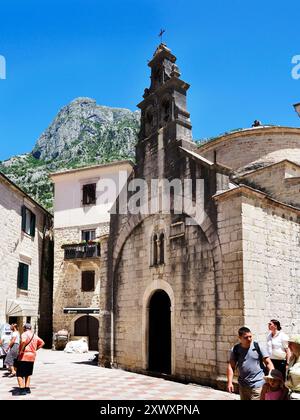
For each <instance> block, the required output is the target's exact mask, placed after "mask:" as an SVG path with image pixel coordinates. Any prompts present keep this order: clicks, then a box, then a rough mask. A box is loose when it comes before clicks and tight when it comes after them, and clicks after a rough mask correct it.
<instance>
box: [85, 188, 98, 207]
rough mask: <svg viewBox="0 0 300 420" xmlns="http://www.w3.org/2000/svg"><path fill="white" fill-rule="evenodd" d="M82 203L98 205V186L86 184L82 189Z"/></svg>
mask: <svg viewBox="0 0 300 420" xmlns="http://www.w3.org/2000/svg"><path fill="white" fill-rule="evenodd" d="M82 203H83V204H95V203H96V184H86V185H83V187H82Z"/></svg>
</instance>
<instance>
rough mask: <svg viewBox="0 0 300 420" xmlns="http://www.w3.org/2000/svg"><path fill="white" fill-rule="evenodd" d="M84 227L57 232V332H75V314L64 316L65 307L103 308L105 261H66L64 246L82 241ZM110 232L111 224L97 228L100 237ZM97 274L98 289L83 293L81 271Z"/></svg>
mask: <svg viewBox="0 0 300 420" xmlns="http://www.w3.org/2000/svg"><path fill="white" fill-rule="evenodd" d="M81 230H82V228H81V227H80V226H78V227H74V228H65V229H55V230H54V243H55V246H54V255H55V259H54V290H53V330H54V332H55V331H58V330H60V329H62V328H66V329H67V330H68V331H70V332H71V334H73V333H74V320H75V318H77V316H76V315H74V314H64V313H63V308H65V307H82V308H89V307H92V308H99V307H100V266H101V260H100V258H99V259H89V258H87V259H86V260H84V261H82V260H80V261H77V260H67V261H65V260H64V250H63V249H62V245H65V244H68V243H69V244H71V243H78V242H80V239H79V238H80V233H81ZM107 232H108V224H107V223H104V224H101V225H99V226H98V227H97V229H96V236H97V237H99V236H100V235H103V234H105V233H107ZM89 270H91V271H95V290H94V291H93V292H82V290H81V272H82V271H89Z"/></svg>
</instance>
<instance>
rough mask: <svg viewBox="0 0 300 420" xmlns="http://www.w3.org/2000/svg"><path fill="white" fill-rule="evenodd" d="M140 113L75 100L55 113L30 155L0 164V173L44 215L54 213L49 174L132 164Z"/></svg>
mask: <svg viewBox="0 0 300 420" xmlns="http://www.w3.org/2000/svg"><path fill="white" fill-rule="evenodd" d="M139 126H140V113H139V112H138V111H136V112H132V111H130V110H127V109H121V108H110V107H106V106H99V105H97V104H96V101H95V100H93V99H90V98H77V99H75V100H74V101H72V102H71V103H70V104H69V105H67V106H65V107H64V108H62V109H61V111H60V112H59V113H58V115H57V116H56V118H55V119H54V121H53V122H52V123H51V125H50V126H49V127H48V128H47V129H46V130H45V131H44V133H43V134H42V135H41V136H40V138H39V139H38V141H37V142H36V145H35V146H34V148H33V150H32V152H31V153H28V154H25V155H20V156H15V157H12V158H11V159H9V160H6V161H3V162H0V171H1V172H3V173H4V174H5V175H6V176H7V177H8V178H10V179H11V180H12V181H13V182H15V183H16V184H17V185H18V186H20V187H21V188H22V189H23V190H24V191H25V192H27V193H28V194H29V195H30V196H32V197H33V198H34V199H35V200H36V201H38V202H39V203H40V204H42V205H43V206H44V207H45V208H47V209H48V210H50V211H51V210H52V208H53V185H52V183H51V181H50V179H49V173H51V172H52V173H53V172H57V171H62V170H64V169H71V168H77V167H81V166H89V165H96V164H101V163H108V162H112V161H115V160H123V159H132V160H133V159H134V154H135V144H136V142H137V135H138V131H139Z"/></svg>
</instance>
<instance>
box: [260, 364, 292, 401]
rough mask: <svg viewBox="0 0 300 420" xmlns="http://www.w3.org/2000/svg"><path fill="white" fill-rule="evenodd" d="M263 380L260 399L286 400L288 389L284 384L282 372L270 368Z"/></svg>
mask: <svg viewBox="0 0 300 420" xmlns="http://www.w3.org/2000/svg"><path fill="white" fill-rule="evenodd" d="M264 380H265V381H266V383H265V384H264V386H263V388H262V391H261V395H260V399H261V400H287V397H288V391H289V390H288V388H286V387H285V386H284V379H283V374H282V372H280V370H278V369H273V370H271V371H270V372H269V374H268V375H267V376H265V377H264Z"/></svg>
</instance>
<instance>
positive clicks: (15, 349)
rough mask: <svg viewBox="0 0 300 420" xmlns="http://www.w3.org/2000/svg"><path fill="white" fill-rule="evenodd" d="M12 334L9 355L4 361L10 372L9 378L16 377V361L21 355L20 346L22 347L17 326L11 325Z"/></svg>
mask: <svg viewBox="0 0 300 420" xmlns="http://www.w3.org/2000/svg"><path fill="white" fill-rule="evenodd" d="M10 328H11V331H12V334H11V339H10V343H9V348H8V353H7V355H6V358H5V360H4V364H5V365H6V367H7V369H8V370H9V371H10V374H9V375H8V376H9V377H13V376H16V369H15V366H14V363H15V359H17V357H18V354H19V345H20V334H19V331H18V325H17V324H11V326H10Z"/></svg>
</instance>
